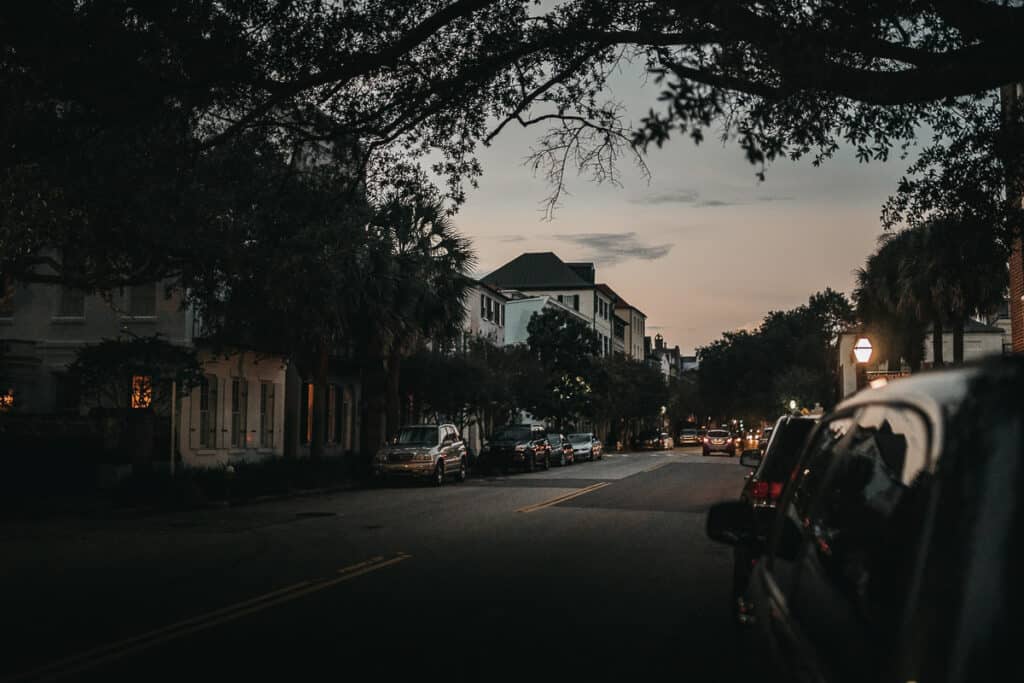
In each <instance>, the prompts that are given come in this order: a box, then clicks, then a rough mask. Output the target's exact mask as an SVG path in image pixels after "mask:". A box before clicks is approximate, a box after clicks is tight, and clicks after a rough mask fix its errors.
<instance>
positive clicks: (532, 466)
mask: <svg viewBox="0 0 1024 683" xmlns="http://www.w3.org/2000/svg"><path fill="white" fill-rule="evenodd" d="M536 469H537V456H536V455H531V456H530V459H529V460H527V461H526V471H527V472H533V471H534V470H536Z"/></svg>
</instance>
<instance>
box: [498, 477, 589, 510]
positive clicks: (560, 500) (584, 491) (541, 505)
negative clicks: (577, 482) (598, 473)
mask: <svg viewBox="0 0 1024 683" xmlns="http://www.w3.org/2000/svg"><path fill="white" fill-rule="evenodd" d="M605 486H608V482H606V481H605V482H601V483H600V484H591V485H590V486H587V487H586V488H582V489H579V490H578V491H573V492H572V493H566V494H565V495H562V496H558V497H557V498H552V499H551V500H546V501H544V502H543V503H535V504H534V505H527V506H526V507H523V508H519V509H518V510H516V512H534V511H536V510H542V509H543V508H546V507H551V506H552V505H558V504H559V503H564V502H565V501H567V500H572V499H573V498H578V497H579V496H583V495H586V494H588V493H591V492H593V491H596V490H598V489H602V488H604V487H605Z"/></svg>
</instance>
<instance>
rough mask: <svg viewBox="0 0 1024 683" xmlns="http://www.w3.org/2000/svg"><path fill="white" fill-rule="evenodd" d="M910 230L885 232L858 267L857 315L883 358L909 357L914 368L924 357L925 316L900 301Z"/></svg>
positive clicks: (893, 360) (890, 359) (909, 362)
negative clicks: (902, 264)
mask: <svg viewBox="0 0 1024 683" xmlns="http://www.w3.org/2000/svg"><path fill="white" fill-rule="evenodd" d="M911 238H912V236H911V234H910V232H909V231H903V232H898V233H892V234H887V235H883V236H882V237H881V238H880V239H879V247H878V250H877V251H875V253H874V254H872V255H871V256H869V257H868V259H867V261H866V262H865V264H864V267H863V268H860V269H858V270H857V275H856V277H857V287H856V289H855V290H854V293H853V298H854V300H855V301H856V312H857V317H858V318H859V319H860V321H861V323H862V324H863V325H864V326H865V327H866V328H867V330H868V332H872V333H873V335H872V336H873V337H874V338H875V340H876V344H875V346H876V349H877V353H878V358H879V359H880V360H888V361H890V362H899V360H900V359H901V358H902V359H904V360H906V362H907V364H908V365H909V366H910V369H911V371H912V372H916V371H918V370H919V369H920V368H921V362H922V360H924V353H923V350H924V319H923V318H921V317H919V316H916V315H912V314H909V313H908V311H907V309H906V308H905V307H901V306H900V305H899V301H900V292H901V288H900V284H899V277H900V268H901V263H902V262H903V261H904V260H905V255H906V254H907V253H908V251H909V249H910V247H911V245H910V243H911Z"/></svg>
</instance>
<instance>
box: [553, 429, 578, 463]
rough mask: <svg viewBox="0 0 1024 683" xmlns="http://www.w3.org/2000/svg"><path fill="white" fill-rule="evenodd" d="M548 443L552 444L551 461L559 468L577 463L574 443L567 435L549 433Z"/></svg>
mask: <svg viewBox="0 0 1024 683" xmlns="http://www.w3.org/2000/svg"><path fill="white" fill-rule="evenodd" d="M548 443H549V444H551V461H552V462H553V463H554V464H556V465H558V466H559V467H565V466H566V465H571V464H573V463H574V462H575V461H576V456H575V451H573V448H572V443H570V442H569V439H567V438H565V434H555V433H553V432H548Z"/></svg>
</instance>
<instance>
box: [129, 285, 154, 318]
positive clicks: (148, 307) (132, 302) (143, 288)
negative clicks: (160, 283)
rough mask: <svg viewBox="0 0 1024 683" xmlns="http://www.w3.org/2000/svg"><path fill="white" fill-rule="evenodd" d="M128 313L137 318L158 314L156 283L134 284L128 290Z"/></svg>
mask: <svg viewBox="0 0 1024 683" xmlns="http://www.w3.org/2000/svg"><path fill="white" fill-rule="evenodd" d="M128 313H129V314H130V315H132V316H134V317H137V318H152V317H153V316H155V315H156V283H155V282H151V283H149V284H144V285H133V286H132V288H131V289H130V290H128Z"/></svg>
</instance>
